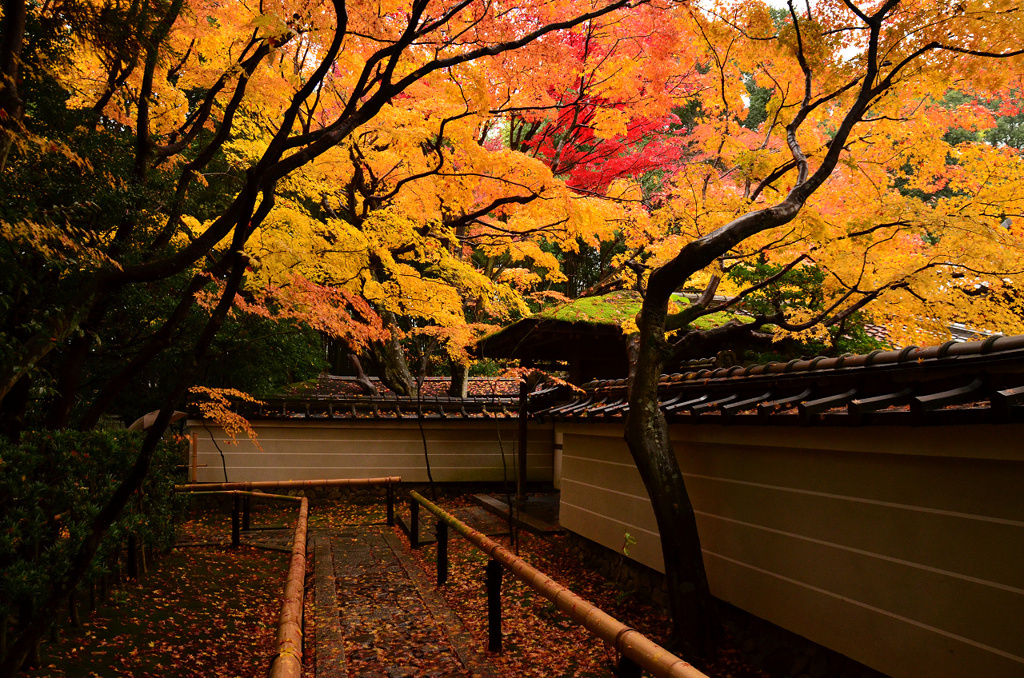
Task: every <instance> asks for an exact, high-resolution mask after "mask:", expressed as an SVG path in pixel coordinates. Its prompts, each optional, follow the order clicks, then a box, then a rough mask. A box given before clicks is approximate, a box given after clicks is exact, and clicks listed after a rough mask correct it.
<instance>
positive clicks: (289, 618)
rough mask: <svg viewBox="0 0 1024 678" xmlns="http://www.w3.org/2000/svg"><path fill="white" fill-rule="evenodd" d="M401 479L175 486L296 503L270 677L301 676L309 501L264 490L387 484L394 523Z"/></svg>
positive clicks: (235, 525) (235, 540)
mask: <svg viewBox="0 0 1024 678" xmlns="http://www.w3.org/2000/svg"><path fill="white" fill-rule="evenodd" d="M401 482H402V478H401V476H388V477H384V478H339V479H328V480H267V481H254V482H247V483H190V484H187V485H175V487H174V490H175V491H176V492H188V493H192V494H229V495H234V496H236V497H238V496H240V495H252V496H259V497H261V498H265V499H285V500H292V501H298V502H299V519H298V521H296V523H295V533H294V536H293V538H292V555H291V563H290V565H289V567H288V577H287V579H286V580H285V584H284V599H283V600H282V602H281V614H280V616H279V618H278V625H277V654H276V655H274V658H273V660H272V661H271V664H270V671H269V673H268V676H269V678H300V676H301V675H302V607H303V601H304V598H305V594H306V591H305V580H306V526H307V522H308V519H309V500H308V499H307V498H306V497H291V496H287V495H274V494H264V493H262V492H259V491H260V490H267V489H314V488H321V487H358V486H364V485H386V486H387V502H388V504H387V523H388V525H393V524H394V486H395V485H396V484H398V483H401ZM238 522H239V521H238V504H237V499H236V503H235V507H234V513H233V517H232V543H233V544H235V545H236V546H237V545H238Z"/></svg>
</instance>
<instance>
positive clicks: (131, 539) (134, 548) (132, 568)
mask: <svg viewBox="0 0 1024 678" xmlns="http://www.w3.org/2000/svg"><path fill="white" fill-rule="evenodd" d="M127 560H128V578H129V579H138V578H139V540H138V538H137V537H136V536H135V535H134V534H129V535H128V558H127Z"/></svg>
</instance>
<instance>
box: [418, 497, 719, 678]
mask: <svg viewBox="0 0 1024 678" xmlns="http://www.w3.org/2000/svg"><path fill="white" fill-rule="evenodd" d="M409 496H411V497H412V498H413V499H414V500H415V501H416V502H417V503H419V504H420V505H421V506H423V507H424V508H425V509H427V510H428V511H430V512H431V513H433V514H434V515H435V516H437V518H438V520H440V521H442V522H443V523H445V524H447V525H449V526H450V527H451V528H453V529H454V530H455V531H456V532H458V533H459V534H461V535H462V536H463V537H465V538H466V539H467V540H468V541H469V542H470V543H471V544H473V545H474V546H476V547H477V548H478V549H480V550H481V551H483V552H484V553H486V554H487V555H488V556H490V557H491V558H492V559H493V560H494V561H496V562H498V563H501V565H502V566H504V567H505V569H507V570H508V571H509V572H511V573H512V575H513V576H515V577H516V578H517V579H519V580H520V581H522V582H523V583H525V584H526V585H527V586H529V587H530V588H532V589H533V590H534V591H537V592H538V593H540V594H541V595H542V596H544V597H545V598H547V599H548V600H550V601H551V602H552V603H554V604H555V607H557V608H558V609H559V610H561V611H562V612H564V613H565V614H566V615H568V616H569V618H570V619H572V620H573V621H575V622H577V623H579V624H581V625H582V626H583V627H584V628H586V629H587V630H588V631H590V632H591V633H592V634H594V635H595V636H597V637H598V638H600V639H601V640H603V641H605V642H606V643H608V644H609V645H612V646H613V647H615V649H616V650H617V651H618V652H619V654H620V655H621V656H623V657H626V658H627V659H629V660H630V661H632V662H633V663H635V664H636V665H637V666H639V667H640V668H642V669H644V670H646V671H648V672H649V673H651V675H653V676H656V677H657V678H708V676H707V675H706V674H704V673H702V672H701V671H698V670H697V669H696V668H694V667H693V666H691V665H690V664H689V663H688V662H686V661H684V660H682V659H680V658H679V657H677V656H675V655H674V654H672V653H671V652H669V651H668V650H666V649H665V648H663V647H661V646H660V645H658V644H657V643H655V642H654V641H653V640H651V639H649V638H647V637H646V636H644V635H643V634H642V633H640V632H639V631H637V630H636V629H633V628H630V627H628V626H626V625H625V624H623V623H622V622H620V621H619V620H617V619H615V618H614V617H612V616H611V615H609V614H607V613H605V612H603V611H601V610H600V609H599V608H597V607H595V606H594V605H592V604H590V603H588V602H587V601H585V600H583V599H582V598H580V597H579V596H578V595H576V594H575V593H573V592H572V591H570V590H569V589H567V588H565V587H564V586H562V585H561V584H557V583H555V582H554V581H552V579H551V578H550V577H548V576H547V575H546V574H544V573H543V572H541V571H540V570H537V569H536V568H534V567H532V566H530V565H529V564H527V562H526V561H525V560H523V559H522V558H520V557H518V556H516V555H515V554H513V553H512V552H511V551H509V550H508V549H506V548H504V547H502V546H501V545H500V544H498V543H497V542H495V541H494V540H492V539H489V538H488V537H486V536H484V535H483V534H482V533H480V532H478V531H477V530H474V529H473V528H471V527H470V526H469V525H467V524H465V523H464V522H462V521H460V520H459V519H458V518H456V517H455V516H453V515H451V514H450V513H448V512H446V511H445V510H444V509H442V508H441V507H439V506H437V505H436V504H434V503H433V502H431V501H430V500H428V499H426V498H425V497H423V496H422V495H421V494H419V493H418V492H410V493H409ZM439 553H440V549H439Z"/></svg>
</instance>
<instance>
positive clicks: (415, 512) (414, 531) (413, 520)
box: [409, 499, 420, 549]
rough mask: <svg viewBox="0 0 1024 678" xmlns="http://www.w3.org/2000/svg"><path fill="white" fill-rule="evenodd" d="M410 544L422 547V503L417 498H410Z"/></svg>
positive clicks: (415, 547) (414, 546)
mask: <svg viewBox="0 0 1024 678" xmlns="http://www.w3.org/2000/svg"><path fill="white" fill-rule="evenodd" d="M409 545H410V546H411V547H413V548H414V549H418V548H419V547H420V504H419V502H418V501H416V500H415V499H409Z"/></svg>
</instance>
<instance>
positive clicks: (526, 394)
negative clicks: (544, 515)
mask: <svg viewBox="0 0 1024 678" xmlns="http://www.w3.org/2000/svg"><path fill="white" fill-rule="evenodd" d="M529 402H530V390H529V386H527V384H526V381H525V380H524V381H523V383H521V384H520V385H519V450H518V451H519V456H518V462H519V467H518V473H516V501H517V502H518V503H520V504H522V503H523V501H525V500H526V489H525V485H526V438H527V435H528V433H529V429H528V423H527V422H528V419H529V416H530V408H529ZM509 508H511V507H509Z"/></svg>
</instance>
